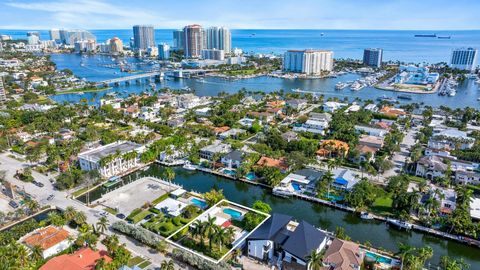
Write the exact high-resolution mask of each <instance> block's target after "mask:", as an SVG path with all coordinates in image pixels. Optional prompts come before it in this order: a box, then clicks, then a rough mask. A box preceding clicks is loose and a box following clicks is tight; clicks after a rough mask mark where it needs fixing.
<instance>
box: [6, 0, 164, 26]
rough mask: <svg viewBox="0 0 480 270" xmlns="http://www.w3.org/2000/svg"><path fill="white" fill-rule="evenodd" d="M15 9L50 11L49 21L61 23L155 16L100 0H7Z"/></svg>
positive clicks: (107, 23)
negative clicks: (38, 0)
mask: <svg viewBox="0 0 480 270" xmlns="http://www.w3.org/2000/svg"><path fill="white" fill-rule="evenodd" d="M6 5H8V6H10V7H14V8H18V9H25V10H32V11H41V12H47V13H51V17H50V18H51V19H52V22H50V23H49V24H53V23H58V24H59V25H60V26H62V27H82V28H98V27H100V28H105V27H106V28H108V27H112V26H115V25H119V24H121V25H126V24H129V25H132V24H137V23H149V22H150V23H151V22H152V21H154V20H155V19H158V18H157V17H156V16H154V15H153V14H152V13H150V12H149V11H147V10H143V9H139V8H130V7H122V6H119V5H113V4H110V3H107V2H104V1H93V0H79V1H71V0H69V1H45V2H35V3H21V2H20V3H19V2H9V3H6Z"/></svg>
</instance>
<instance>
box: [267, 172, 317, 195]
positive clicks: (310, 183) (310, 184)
mask: <svg viewBox="0 0 480 270" xmlns="http://www.w3.org/2000/svg"><path fill="white" fill-rule="evenodd" d="M322 176H323V172H321V171H317V170H314V169H301V170H298V171H295V172H293V173H290V174H289V175H287V176H286V177H285V178H283V179H282V181H280V184H278V186H276V187H274V188H273V192H274V193H277V194H283V195H287V196H288V195H291V194H294V193H299V194H303V193H305V192H307V193H311V194H314V193H315V192H316V185H317V182H318V181H320V179H321V178H322Z"/></svg>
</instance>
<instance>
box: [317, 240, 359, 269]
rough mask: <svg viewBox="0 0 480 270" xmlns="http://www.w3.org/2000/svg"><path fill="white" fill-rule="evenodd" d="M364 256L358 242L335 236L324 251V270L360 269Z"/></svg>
mask: <svg viewBox="0 0 480 270" xmlns="http://www.w3.org/2000/svg"><path fill="white" fill-rule="evenodd" d="M364 257H365V254H364V252H363V251H362V250H361V249H360V246H359V245H358V244H356V243H354V242H350V241H346V240H340V239H338V238H335V239H333V241H332V242H331V243H330V244H329V245H328V248H327V250H326V251H325V255H324V256H323V264H324V265H325V266H326V268H325V270H360V269H361V266H362V263H363V259H364Z"/></svg>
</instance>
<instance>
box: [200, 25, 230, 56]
mask: <svg viewBox="0 0 480 270" xmlns="http://www.w3.org/2000/svg"><path fill="white" fill-rule="evenodd" d="M206 35H207V37H206V39H207V49H218V50H224V51H225V53H230V52H231V50H232V35H231V33H230V30H229V29H228V28H225V27H210V28H208V29H207V31H206Z"/></svg>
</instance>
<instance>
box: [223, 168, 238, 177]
mask: <svg viewBox="0 0 480 270" xmlns="http://www.w3.org/2000/svg"><path fill="white" fill-rule="evenodd" d="M223 173H224V174H227V175H230V176H233V177H235V176H236V175H237V173H236V172H235V170H230V169H224V170H223Z"/></svg>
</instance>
